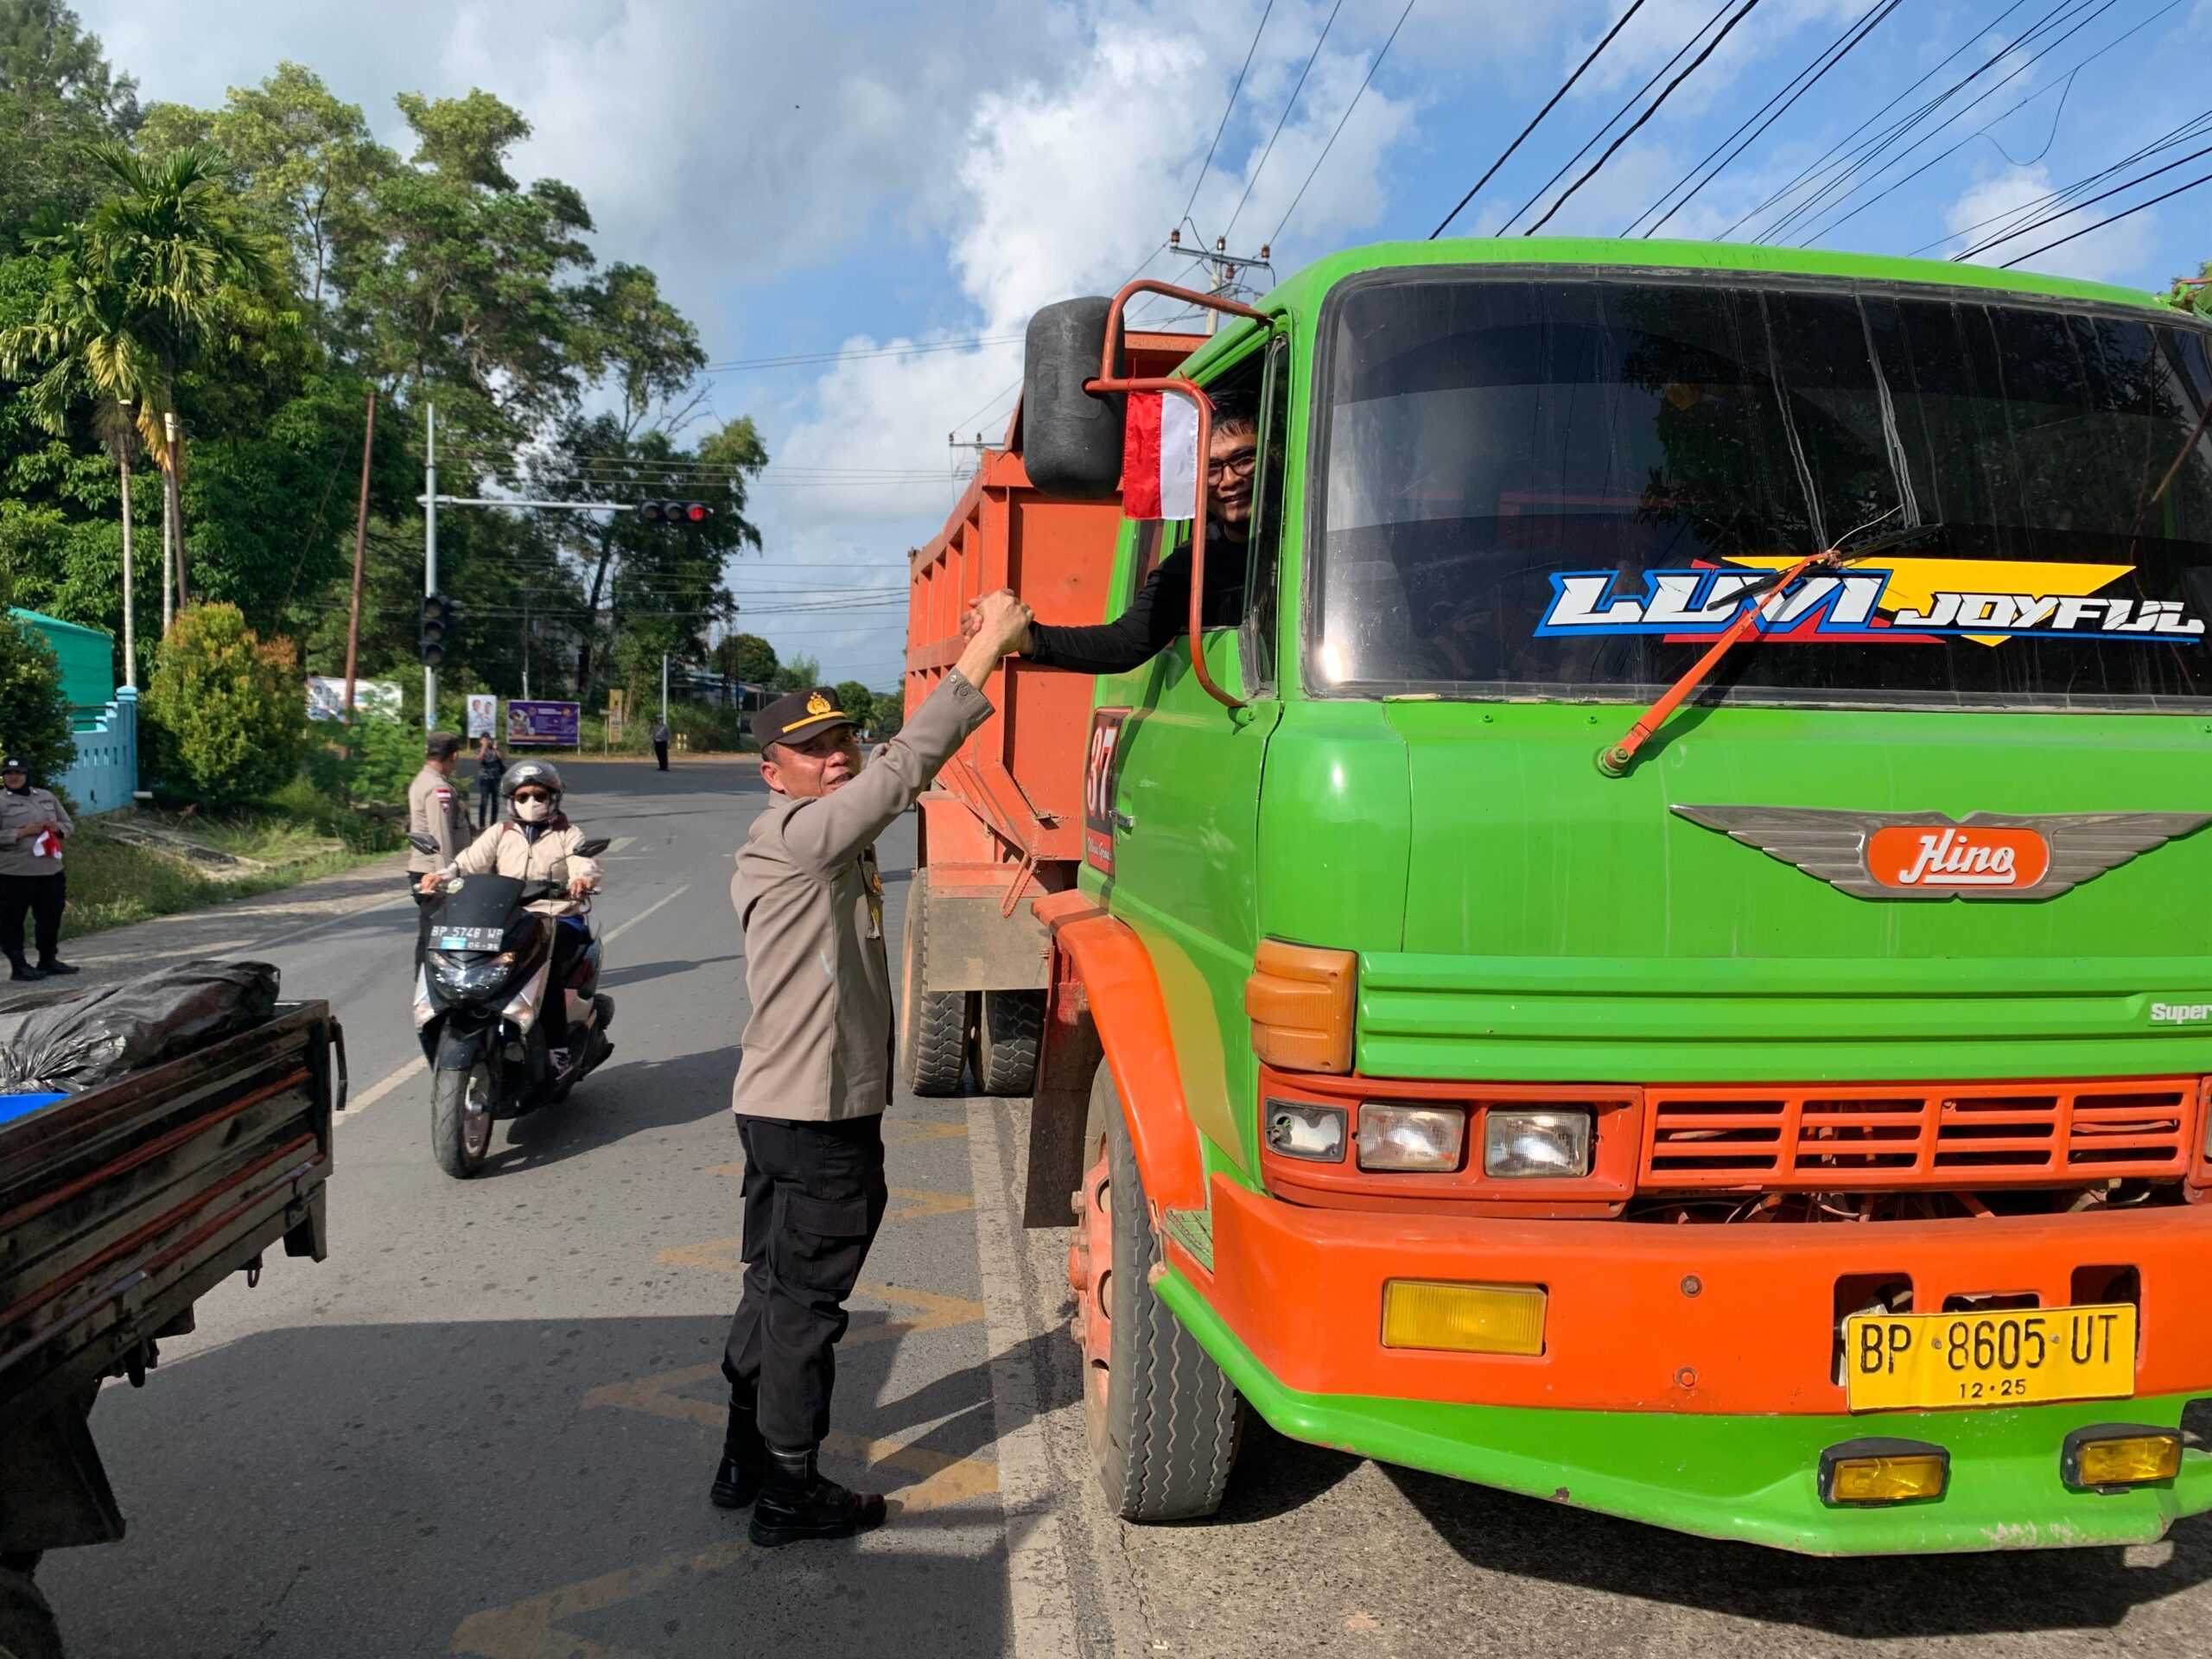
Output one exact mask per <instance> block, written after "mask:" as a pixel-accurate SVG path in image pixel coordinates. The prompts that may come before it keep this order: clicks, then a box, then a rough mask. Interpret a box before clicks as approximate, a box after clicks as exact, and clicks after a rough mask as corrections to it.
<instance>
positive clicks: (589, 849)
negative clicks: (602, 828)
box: [576, 836, 613, 858]
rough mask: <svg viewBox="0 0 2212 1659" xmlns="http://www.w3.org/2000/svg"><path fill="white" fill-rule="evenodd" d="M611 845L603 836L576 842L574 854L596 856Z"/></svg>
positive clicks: (580, 856) (586, 856)
mask: <svg viewBox="0 0 2212 1659" xmlns="http://www.w3.org/2000/svg"><path fill="white" fill-rule="evenodd" d="M612 845H613V842H610V841H608V840H607V837H606V836H599V837H598V838H597V839H596V840H593V841H584V842H577V843H576V855H577V856H578V857H579V858H597V857H598V856H599V855H601V853H603V852H605V851H606V850H607V849H608V848H609V847H611V846H612Z"/></svg>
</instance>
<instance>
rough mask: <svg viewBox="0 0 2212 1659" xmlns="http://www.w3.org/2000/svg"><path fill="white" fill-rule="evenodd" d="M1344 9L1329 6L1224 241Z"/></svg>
mask: <svg viewBox="0 0 2212 1659" xmlns="http://www.w3.org/2000/svg"><path fill="white" fill-rule="evenodd" d="M1342 10H1344V0H1337V3H1336V4H1334V5H1333V6H1331V7H1330V8H1329V20H1328V22H1325V23H1323V24H1322V25H1321V37H1320V39H1319V40H1317V41H1314V42H1313V55H1312V56H1310V57H1308V58H1307V59H1306V67H1304V68H1303V69H1301V70H1300V71H1299V72H1298V85H1296V86H1294V87H1292V88H1291V89H1290V102H1289V103H1287V104H1286V105H1283V106H1282V114H1281V116H1280V117H1278V118H1276V121H1275V130H1274V131H1273V132H1271V133H1269V134H1268V147H1267V148H1266V149H1263V150H1262V151H1261V152H1260V164H1259V165H1258V166H1257V167H1255V168H1253V169H1252V176H1251V177H1250V178H1249V179H1247V180H1245V181H1244V194H1243V195H1241V196H1239V197H1237V199H1236V212H1235V213H1231V214H1230V216H1229V223H1228V225H1227V226H1224V229H1223V231H1222V232H1221V234H1222V238H1223V240H1224V241H1226V240H1227V239H1228V238H1229V234H1230V232H1231V231H1234V230H1235V229H1236V221H1237V219H1239V218H1241V217H1242V216H1243V212H1244V204H1245V203H1246V202H1248V201H1249V200H1252V187H1253V186H1254V185H1255V184H1257V183H1259V181H1260V175H1261V174H1262V173H1264V172H1266V171H1267V170H1268V156H1272V155H1274V153H1275V140H1276V139H1278V138H1280V137H1282V130H1283V127H1284V125H1285V124H1287V123H1288V121H1289V120H1290V112H1291V111H1293V110H1294V109H1296V108H1297V107H1298V95H1299V94H1300V92H1304V91H1305V90H1306V76H1308V75H1310V74H1312V73H1313V66H1314V65H1315V64H1316V63H1318V62H1319V61H1320V58H1321V48H1323V47H1325V46H1326V45H1327V44H1328V43H1329V31H1330V30H1331V29H1334V28H1335V27H1336V26H1337V14H1338V12H1340V11H1342ZM1217 245H1218V244H1217Z"/></svg>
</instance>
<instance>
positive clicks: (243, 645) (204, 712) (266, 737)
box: [145, 605, 307, 805]
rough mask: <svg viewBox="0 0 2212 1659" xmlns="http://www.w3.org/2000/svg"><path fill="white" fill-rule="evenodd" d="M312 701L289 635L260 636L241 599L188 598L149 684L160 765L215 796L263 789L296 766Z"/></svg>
mask: <svg viewBox="0 0 2212 1659" xmlns="http://www.w3.org/2000/svg"><path fill="white" fill-rule="evenodd" d="M306 702H307V700H306V698H305V696H303V695H302V691H301V685H300V676H299V661H298V658H297V657H296V654H295V652H294V651H293V648H292V644H291V642H290V641H289V640H288V639H270V640H266V641H264V640H263V639H261V638H260V637H259V636H258V635H257V634H256V633H255V632H253V630H252V629H251V628H249V627H248V626H246V623H245V615H244V613H241V612H240V611H239V610H238V607H236V606H235V605H194V606H192V607H188V609H186V610H185V611H183V612H181V613H180V614H179V615H178V617H177V620H176V626H175V627H174V628H172V629H170V630H169V632H168V638H167V639H163V640H162V644H161V648H160V650H159V651H157V652H156V653H155V657H154V672H153V676H152V679H151V681H150V683H149V684H148V686H147V688H146V700H145V715H146V728H147V733H148V735H149V738H150V739H151V740H152V741H151V743H150V745H149V747H151V749H152V751H153V754H152V759H153V762H154V775H155V777H156V779H157V781H158V782H159V783H160V784H161V785H162V786H163V787H165V788H167V789H169V790H172V791H177V792H179V793H182V794H186V795H188V796H190V797H191V798H193V799H194V800H197V801H202V802H205V803H207V804H209V805H229V804H232V803H235V802H238V801H250V800H255V799H257V798H260V797H262V796H264V795H266V794H268V793H269V792H270V791H272V790H274V789H277V787H279V786H280V785H284V784H287V783H289V782H290V781H291V779H292V778H293V776H294V775H295V774H296V772H298V770H299V765H300V743H301V739H302V733H303V729H304V728H305V726H306V723H307V706H306Z"/></svg>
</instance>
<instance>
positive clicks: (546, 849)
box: [422, 760, 600, 1071]
mask: <svg viewBox="0 0 2212 1659" xmlns="http://www.w3.org/2000/svg"><path fill="white" fill-rule="evenodd" d="M499 792H500V793H501V794H503V795H505V797H506V799H507V810H508V814H509V816H508V817H507V818H506V819H505V821H503V822H501V823H495V824H493V826H492V827H491V828H490V829H486V830H485V831H484V833H483V834H482V835H480V836H477V837H476V839H475V840H474V841H473V842H470V843H469V844H468V846H467V849H464V850H463V851H462V853H461V855H460V856H459V857H458V858H456V859H454V861H453V862H452V863H450V864H448V865H447V866H446V867H445V868H443V869H442V870H432V871H430V872H429V873H428V874H425V875H424V876H423V881H422V891H423V893H425V894H429V893H435V892H437V890H438V889H439V888H440V887H443V886H444V885H445V884H446V883H447V882H448V881H450V880H453V879H454V877H455V876H456V875H463V876H467V875H504V876H509V877H512V878H514V879H516V880H523V881H550V880H552V879H553V871H554V867H555V866H556V864H559V863H561V862H563V861H566V863H567V865H568V874H569V884H568V894H567V896H566V897H565V898H563V897H562V896H560V895H559V894H548V895H547V896H546V897H545V898H543V899H533V900H531V904H530V906H529V908H530V909H531V910H533V911H535V912H537V914H539V915H541V916H550V917H554V918H560V919H556V923H555V925H554V931H553V971H552V976H551V977H552V982H553V984H554V985H555V987H556V988H561V987H565V986H566V985H567V983H568V979H569V966H570V964H571V963H574V961H575V952H576V951H577V950H581V949H582V947H583V944H584V943H585V941H586V940H587V939H588V938H589V935H588V933H587V932H586V931H585V930H584V928H583V926H582V924H581V923H570V922H569V921H568V920H567V919H566V918H572V917H575V916H580V915H582V913H583V912H584V910H585V908H586V906H585V904H584V902H583V901H584V899H585V896H586V895H587V894H588V893H592V892H593V891H594V890H595V889H596V888H597V887H598V886H599V876H600V870H599V865H598V864H597V862H596V861H594V860H591V859H588V858H586V857H584V856H583V855H582V854H580V853H578V852H577V851H576V849H577V847H579V846H580V845H581V844H582V842H583V840H584V833H583V831H582V830H581V829H577V828H576V827H575V824H573V823H569V817H568V814H567V813H565V812H563V810H561V799H562V796H563V792H564V791H563V785H562V782H561V772H560V768H558V767H557V766H555V765H554V764H553V763H552V762H551V761H550V760H524V761H522V762H520V763H519V764H518V765H515V766H509V767H508V768H507V770H506V772H505V775H504V776H502V777H501V779H499ZM549 1001H550V1007H554V1008H557V1009H559V1010H560V1011H561V1012H562V1014H563V1028H562V1030H561V1032H560V1033H557V1035H558V1036H559V1039H560V1040H559V1041H557V1042H556V1043H554V1044H552V1045H551V1046H552V1047H553V1049H554V1051H555V1053H554V1065H555V1069H556V1071H557V1070H560V1069H563V1068H565V1066H566V1065H567V1064H568V1056H567V1047H568V1033H567V1027H566V1023H565V1022H566V1014H567V1008H568V999H567V997H566V996H565V995H563V996H561V997H560V998H559V999H558V1000H557V1001H552V1000H550V999H549Z"/></svg>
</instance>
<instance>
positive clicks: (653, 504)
mask: <svg viewBox="0 0 2212 1659" xmlns="http://www.w3.org/2000/svg"><path fill="white" fill-rule="evenodd" d="M714 512H715V510H714V509H713V508H712V507H710V506H709V505H707V504H706V503H705V502H703V501H641V502H639V504H638V520H639V523H640V524H676V525H683V524H705V523H706V522H707V520H708V519H709V518H713V517H714Z"/></svg>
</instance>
